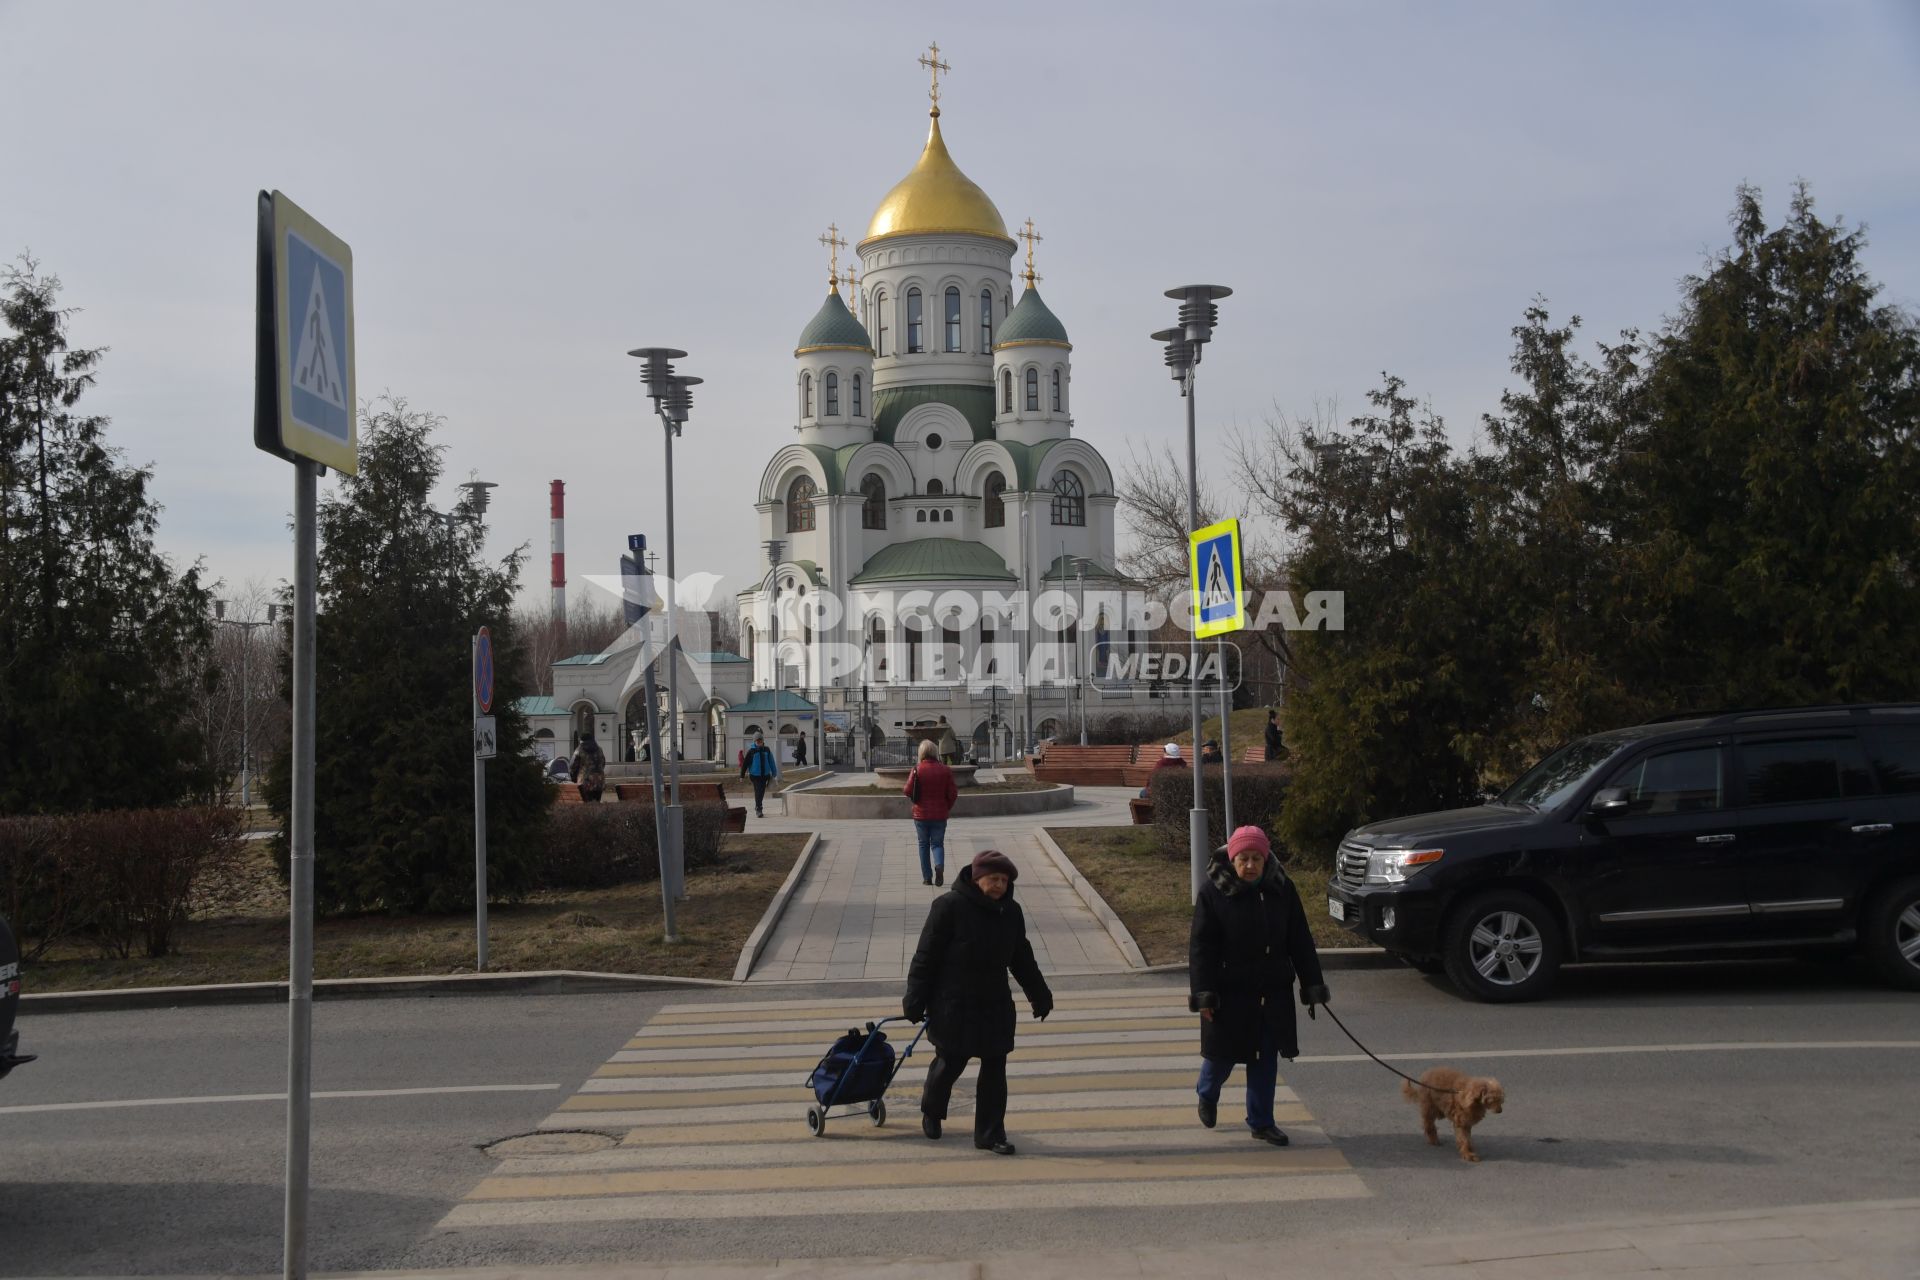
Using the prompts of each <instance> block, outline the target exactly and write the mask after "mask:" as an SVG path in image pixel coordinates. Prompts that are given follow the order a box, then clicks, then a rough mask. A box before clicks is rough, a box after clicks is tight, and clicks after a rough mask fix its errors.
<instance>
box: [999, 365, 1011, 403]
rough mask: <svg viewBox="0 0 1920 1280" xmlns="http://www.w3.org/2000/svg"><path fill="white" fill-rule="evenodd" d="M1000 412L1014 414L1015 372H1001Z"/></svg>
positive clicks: (1005, 370)
mask: <svg viewBox="0 0 1920 1280" xmlns="http://www.w3.org/2000/svg"><path fill="white" fill-rule="evenodd" d="M1000 412H1002V413H1012V412H1013V370H1011V369H1002V370H1001V371H1000Z"/></svg>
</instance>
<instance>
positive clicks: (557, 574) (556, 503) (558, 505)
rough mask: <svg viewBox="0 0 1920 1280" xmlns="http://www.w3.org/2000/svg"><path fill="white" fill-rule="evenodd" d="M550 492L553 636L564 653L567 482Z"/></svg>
mask: <svg viewBox="0 0 1920 1280" xmlns="http://www.w3.org/2000/svg"><path fill="white" fill-rule="evenodd" d="M548 492H549V493H550V495H551V503H552V511H551V514H552V528H553V634H554V637H555V639H556V640H557V641H558V642H559V647H558V649H556V650H555V651H556V652H563V651H564V650H565V649H566V640H567V482H566V481H565V480H555V481H554V482H553V483H552V485H551V486H549V489H548Z"/></svg>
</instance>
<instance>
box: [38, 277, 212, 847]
mask: <svg viewBox="0 0 1920 1280" xmlns="http://www.w3.org/2000/svg"><path fill="white" fill-rule="evenodd" d="M59 295H60V281H59V278H58V277H56V276H52V275H43V274H41V273H40V270H39V267H38V264H37V263H35V262H34V261H33V260H32V259H31V258H25V257H23V258H22V259H20V262H19V264H18V265H16V266H11V267H8V268H7V269H6V271H5V273H4V275H3V276H0V316H4V319H5V327H4V331H3V332H0V813H22V812H27V813H49V812H63V811H73V810H82V809H97V808H135V807H142V806H157V805H169V804H174V803H176V802H178V801H180V800H182V799H185V798H188V797H205V796H207V795H209V794H210V793H211V791H212V790H213V787H214V784H215V781H216V779H215V778H214V776H213V771H212V768H211V766H210V765H209V763H208V755H207V751H206V747H205V739H204V735H203V734H202V732H201V731H200V727H199V726H197V725H196V724H194V723H192V721H191V717H190V716H189V715H188V714H187V709H188V708H189V707H191V706H193V705H195V704H196V699H195V698H194V696H193V695H194V691H195V688H196V682H198V681H201V680H203V679H205V678H206V677H205V673H206V671H207V670H208V667H207V664H206V655H207V653H208V649H209V645H210V643H211V624H210V621H209V614H210V611H211V601H210V598H209V595H208V593H207V591H206V589H205V588H203V587H202V586H201V582H200V567H199V565H198V564H195V565H194V566H192V567H191V568H189V569H188V570H187V571H186V572H185V573H181V574H176V573H175V572H174V571H173V568H172V566H171V565H169V564H168V562H167V560H166V558H165V557H164V556H162V555H161V554H160V553H159V552H157V551H156V550H155V549H154V546H153V536H154V530H155V528H156V525H157V522H158V518H159V513H160V508H159V507H158V506H157V505H156V504H155V503H154V502H153V501H152V500H151V499H150V498H149V497H148V495H147V482H148V481H149V480H150V479H151V478H152V477H151V473H150V472H148V471H146V470H144V469H142V468H139V467H132V466H128V465H127V464H126V463H125V462H123V461H122V459H121V455H120V453H119V452H118V451H117V450H115V449H113V448H112V447H111V446H109V445H108V444H107V441H106V429H107V419H106V418H104V417H101V416H98V415H90V414H85V413H81V412H79V411H78V408H77V406H78V405H79V402H80V398H81V396H82V395H83V394H84V393H85V392H86V390H87V388H89V387H91V386H92V385H93V381H94V377H95V371H96V369H97V368H98V366H99V363H100V357H101V355H102V354H103V349H102V348H88V349H82V348H76V347H73V346H70V345H69V343H68V340H67V321H68V318H69V316H70V315H71V312H69V311H66V310H63V309H61V308H60V306H59V305H58V300H59Z"/></svg>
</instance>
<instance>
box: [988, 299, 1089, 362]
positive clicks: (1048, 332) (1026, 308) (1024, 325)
mask: <svg viewBox="0 0 1920 1280" xmlns="http://www.w3.org/2000/svg"><path fill="white" fill-rule="evenodd" d="M1023 342H1059V343H1066V344H1067V345H1069V346H1071V345H1072V344H1071V343H1067V326H1065V325H1063V324H1061V323H1060V317H1058V316H1056V315H1054V314H1053V312H1052V311H1050V310H1048V309H1047V304H1046V303H1044V302H1042V301H1041V300H1040V291H1039V290H1038V289H1035V288H1033V287H1031V286H1029V287H1028V289H1027V291H1026V292H1025V293H1023V294H1021V295H1020V301H1019V302H1018V303H1016V304H1014V308H1013V311H1012V312H1011V313H1010V314H1009V315H1008V316H1007V320H1006V323H1005V324H1003V325H1001V326H1000V332H999V333H997V334H995V335H994V339H993V347H994V350H996V351H998V350H999V349H1000V348H1001V347H1011V346H1017V345H1019V344H1020V343H1023Z"/></svg>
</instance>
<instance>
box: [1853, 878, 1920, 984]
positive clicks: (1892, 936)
mask: <svg viewBox="0 0 1920 1280" xmlns="http://www.w3.org/2000/svg"><path fill="white" fill-rule="evenodd" d="M1866 941H1867V946H1866V951H1867V955H1868V956H1869V957H1870V958H1871V959H1872V960H1873V963H1874V967H1875V968H1877V969H1879V970H1880V975H1881V976H1882V977H1884V978H1885V979H1886V980H1887V981H1888V982H1891V983H1893V984H1894V985H1895V986H1897V987H1906V988H1907V989H1909V990H1920V877H1916V878H1914V879H1911V880H1902V881H1900V882H1899V883H1898V884H1894V885H1890V886H1888V887H1887V889H1886V890H1885V891H1884V892H1882V893H1881V894H1880V896H1879V897H1878V898H1876V899H1874V902H1873V905H1872V906H1871V907H1869V908H1868V909H1867V939H1866Z"/></svg>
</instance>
